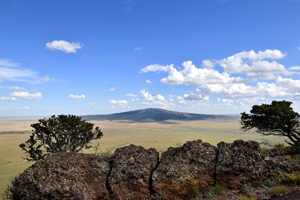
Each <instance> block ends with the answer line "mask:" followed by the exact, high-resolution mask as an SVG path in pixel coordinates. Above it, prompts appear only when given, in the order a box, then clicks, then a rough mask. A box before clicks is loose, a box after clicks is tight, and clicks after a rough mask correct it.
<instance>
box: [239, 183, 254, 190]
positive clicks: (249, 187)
mask: <svg viewBox="0 0 300 200" xmlns="http://www.w3.org/2000/svg"><path fill="white" fill-rule="evenodd" d="M241 190H243V191H245V192H253V188H252V185H251V183H248V184H245V185H243V186H242V188H241Z"/></svg>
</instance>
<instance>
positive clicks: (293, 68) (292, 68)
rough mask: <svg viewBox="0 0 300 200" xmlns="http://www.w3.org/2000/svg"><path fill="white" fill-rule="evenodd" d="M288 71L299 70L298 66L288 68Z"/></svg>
mask: <svg viewBox="0 0 300 200" xmlns="http://www.w3.org/2000/svg"><path fill="white" fill-rule="evenodd" d="M289 70H300V66H294V67H290V68H289Z"/></svg>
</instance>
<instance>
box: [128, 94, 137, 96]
mask: <svg viewBox="0 0 300 200" xmlns="http://www.w3.org/2000/svg"><path fill="white" fill-rule="evenodd" d="M126 96H128V97H137V96H138V95H136V94H126Z"/></svg>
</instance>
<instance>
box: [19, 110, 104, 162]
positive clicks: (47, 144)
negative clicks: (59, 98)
mask: <svg viewBox="0 0 300 200" xmlns="http://www.w3.org/2000/svg"><path fill="white" fill-rule="evenodd" d="M31 127H32V128H33V129H34V130H33V131H32V135H31V136H30V138H29V139H28V140H27V141H26V142H25V143H22V144H20V148H21V149H22V150H24V151H25V152H26V153H27V154H29V156H28V157H26V158H23V159H26V160H28V161H35V160H40V159H43V158H45V157H46V156H47V154H48V153H57V152H79V151H81V150H82V149H83V148H85V149H89V148H91V147H92V146H89V145H88V144H89V143H90V141H91V140H93V139H100V138H101V137H102V136H103V133H102V131H101V130H100V129H99V127H96V128H95V129H94V130H93V127H94V124H92V123H89V122H86V121H85V120H81V117H77V116H75V115H58V116H57V117H55V115H53V116H52V117H51V118H49V119H46V118H45V119H39V123H36V124H31ZM42 148H43V149H45V150H46V153H45V152H44V151H43V150H42Z"/></svg>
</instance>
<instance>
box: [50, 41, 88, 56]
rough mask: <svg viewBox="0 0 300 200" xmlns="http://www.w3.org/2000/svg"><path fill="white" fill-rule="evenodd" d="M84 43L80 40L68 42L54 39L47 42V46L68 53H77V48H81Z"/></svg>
mask: <svg viewBox="0 0 300 200" xmlns="http://www.w3.org/2000/svg"><path fill="white" fill-rule="evenodd" d="M82 46H83V45H82V44H80V43H79V42H77V43H75V42H72V43H70V42H67V41H64V40H53V41H52V42H48V43H46V47H47V48H48V49H50V50H62V51H64V52H66V53H76V49H81V48H82Z"/></svg>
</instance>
